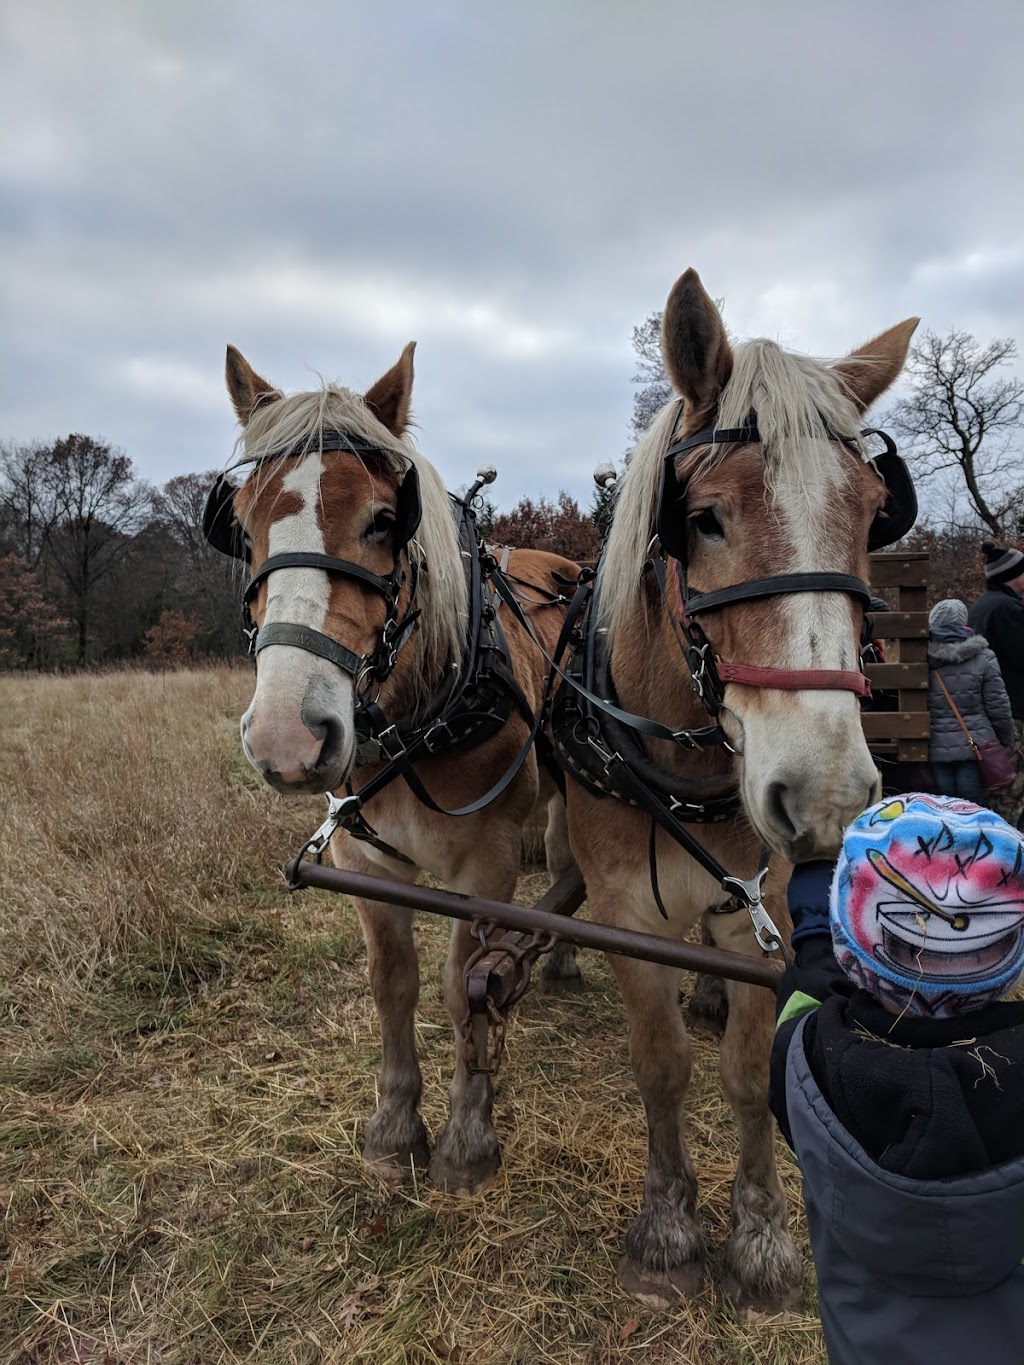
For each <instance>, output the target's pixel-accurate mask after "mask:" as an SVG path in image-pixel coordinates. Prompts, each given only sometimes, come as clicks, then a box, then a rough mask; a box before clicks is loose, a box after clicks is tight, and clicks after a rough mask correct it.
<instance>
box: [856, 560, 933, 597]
mask: <svg viewBox="0 0 1024 1365" xmlns="http://www.w3.org/2000/svg"><path fill="white" fill-rule="evenodd" d="M868 577H869V579H870V582H871V586H872V587H873V588H874V589H875V590H876V591H878V590H879V589H881V588H927V586H928V557H927V555H921V556H918V555H872V556H871V567H870V569H869V570H868ZM878 595H879V597H884V596H885V593H884V592H880V591H878ZM890 605H895V604H894V603H890Z"/></svg>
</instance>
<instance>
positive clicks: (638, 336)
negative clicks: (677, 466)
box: [629, 308, 672, 449]
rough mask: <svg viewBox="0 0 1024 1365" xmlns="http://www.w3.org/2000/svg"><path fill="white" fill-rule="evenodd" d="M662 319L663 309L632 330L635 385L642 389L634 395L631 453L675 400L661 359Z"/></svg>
mask: <svg viewBox="0 0 1024 1365" xmlns="http://www.w3.org/2000/svg"><path fill="white" fill-rule="evenodd" d="M661 316H662V315H661V309H660V308H659V309H657V310H656V311H655V312H653V313H648V315H647V317H645V318H644V320H643V322H641V323H640V325H639V326H638V327H634V328H633V336H632V338H631V341H630V345H631V346H632V347H633V350H634V351H635V352H636V356H637V366H636V374H635V375H634V376H633V383H634V384H640V385H641V386H642V387H641V388H639V389H637V391H636V393H634V394H633V416H632V418H631V420H630V423H629V431H630V436H631V437H632V440H631V442H630V448H631V449H632V447H633V446H635V445H636V443H637V441H639V439H640V437H641V436H642V435H643V434H644V432H645V431H646V430H647V428H648V427H649V426H650V425H651V423H652V422H653V421H654V419H655V417H656V416H657V415H658V413H659V412H660V411H661V409H662V408H663V407H664V406H665V404H666V403H667V402H668V400H669V399H670V398H671V397H672V385H671V383H670V382H669V377H668V375H667V374H666V373H665V362H664V361H663V360H662V357H661Z"/></svg>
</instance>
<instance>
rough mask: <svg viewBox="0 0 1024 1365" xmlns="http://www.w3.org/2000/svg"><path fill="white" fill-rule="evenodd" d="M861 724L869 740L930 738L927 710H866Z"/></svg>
mask: <svg viewBox="0 0 1024 1365" xmlns="http://www.w3.org/2000/svg"><path fill="white" fill-rule="evenodd" d="M861 724H862V725H863V726H864V734H865V736H866V738H867V739H869V740H871V739H927V738H928V712H927V711H923V712H916V711H865V712H864V714H863V715H862V716H861Z"/></svg>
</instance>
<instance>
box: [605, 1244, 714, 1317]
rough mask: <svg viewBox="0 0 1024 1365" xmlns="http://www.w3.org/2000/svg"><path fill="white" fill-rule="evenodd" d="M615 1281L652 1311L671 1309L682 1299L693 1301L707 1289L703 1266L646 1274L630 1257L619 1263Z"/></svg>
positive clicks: (692, 1263)
mask: <svg viewBox="0 0 1024 1365" xmlns="http://www.w3.org/2000/svg"><path fill="white" fill-rule="evenodd" d="M616 1278H617V1279H618V1282H619V1284H620V1285H621V1286H622V1288H623V1289H624V1290H625V1291H626V1293H627V1294H629V1295H630V1296H631V1297H632V1298H634V1299H639V1300H640V1302H641V1303H645V1304H647V1305H648V1307H650V1308H672V1307H674V1306H675V1305H676V1304H678V1303H679V1302H680V1300H681V1299H693V1298H696V1296H697V1295H698V1294H699V1293H700V1292H701V1290H702V1289H703V1288H704V1264H703V1262H702V1261H688V1262H687V1263H686V1265H680V1266H675V1267H673V1269H672V1270H647V1269H645V1268H644V1267H643V1266H638V1265H636V1264H635V1263H634V1262H633V1261H631V1260H630V1259H629V1257H628V1256H623V1258H622V1260H621V1261H620V1262H619V1269H618V1272H617V1276H616Z"/></svg>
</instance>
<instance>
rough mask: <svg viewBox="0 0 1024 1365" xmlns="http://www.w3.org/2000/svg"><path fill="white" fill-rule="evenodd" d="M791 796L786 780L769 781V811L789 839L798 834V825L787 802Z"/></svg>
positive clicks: (782, 832) (777, 826)
mask: <svg viewBox="0 0 1024 1365" xmlns="http://www.w3.org/2000/svg"><path fill="white" fill-rule="evenodd" d="M789 796H790V792H789V789H788V788H787V786H786V784H785V782H771V783H769V785H768V790H767V793H766V801H767V805H768V810H769V813H770V814H771V817H772V819H773V821H774V822H775V825H776V828H777V829H778V830H779V832H780V833H781V834H784V835H785V836H786V838H787V839H793V838H795V836H796V832H797V827H796V824H795V823H794V820H793V817H792V816H791V815H790V813H789V809H788V807H787V804H786V803H787V798H788V797H789Z"/></svg>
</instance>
